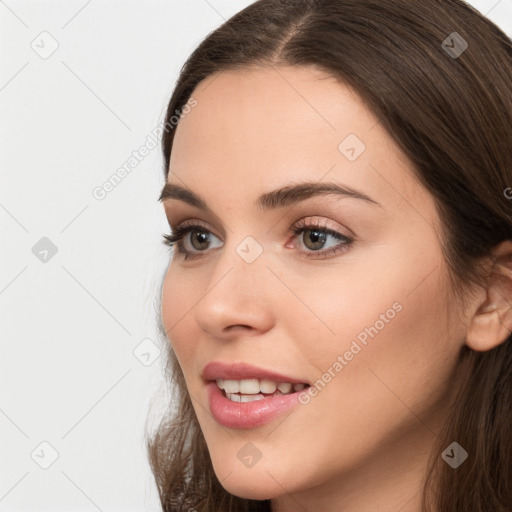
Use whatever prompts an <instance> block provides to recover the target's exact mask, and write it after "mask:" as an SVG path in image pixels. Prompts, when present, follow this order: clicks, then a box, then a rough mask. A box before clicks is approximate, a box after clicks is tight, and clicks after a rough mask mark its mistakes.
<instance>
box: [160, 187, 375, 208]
mask: <svg viewBox="0 0 512 512" xmlns="http://www.w3.org/2000/svg"><path fill="white" fill-rule="evenodd" d="M328 194H336V195H341V196H344V197H352V198H355V199H362V200H363V201H366V202H368V203H370V204H372V205H376V206H380V207H381V208H382V205H381V204H380V203H378V202H377V201H375V200H374V199H372V198H371V197H369V196H367V195H366V194H364V193H363V192H360V191H359V190H356V189H354V188H351V187H347V186H345V185H340V184H337V183H317V182H305V183H299V184H296V185H288V186H286V187H282V188H279V189H277V190H272V191H271V192H266V193H264V194H262V195H261V196H260V197H258V198H257V199H256V201H255V206H256V207H257V208H259V209H261V210H271V209H277V208H283V207H285V206H289V205H292V204H296V203H299V202H301V201H304V200H306V199H309V198H310V197H315V196H320V195H328ZM166 199H177V200H179V201H183V202H185V203H188V204H189V205H191V206H194V207H196V208H198V209H200V210H203V211H205V212H210V213H213V212H212V211H211V210H210V208H209V207H208V205H207V204H206V201H205V200H204V199H202V198H201V197H200V196H198V195H197V194H195V193H194V192H192V190H190V189H188V188H185V187H182V186H181V185H177V184H175V183H166V184H165V185H164V187H163V189H162V192H161V194H160V197H159V198H158V200H159V201H165V200H166Z"/></svg>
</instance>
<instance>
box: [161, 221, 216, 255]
mask: <svg viewBox="0 0 512 512" xmlns="http://www.w3.org/2000/svg"><path fill="white" fill-rule="evenodd" d="M189 233H190V234H191V235H192V236H190V237H188V235H189ZM163 237H164V240H163V242H164V243H165V244H166V245H168V246H169V247H171V248H172V247H173V246H174V245H176V246H177V248H178V251H179V252H180V253H181V254H183V255H184V256H185V259H188V258H195V257H201V256H204V254H201V253H204V252H205V251H206V249H208V248H209V244H210V241H211V239H212V237H214V238H217V237H216V236H215V235H214V234H213V233H211V232H210V231H208V229H206V228H205V227H204V226H202V225H200V224H189V225H186V224H181V225H179V226H178V227H177V228H175V229H174V230H173V233H171V234H167V235H163ZM187 243H188V244H189V245H190V246H191V247H192V249H190V248H189V247H187ZM195 251H198V252H199V254H197V253H196V252H195Z"/></svg>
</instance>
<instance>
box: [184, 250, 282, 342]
mask: <svg viewBox="0 0 512 512" xmlns="http://www.w3.org/2000/svg"><path fill="white" fill-rule="evenodd" d="M273 277H274V276H273V274H272V273H271V272H270V271H269V270H268V268H267V267H266V264H265V258H264V255H263V254H262V255H261V256H260V257H259V258H257V259H256V260H255V261H253V262H251V263H248V262H247V261H246V260H244V258H243V257H241V256H240V255H239V253H237V251H236V248H235V247H231V248H229V247H227V246H225V247H224V248H223V250H222V254H221V256H220V257H219V259H218V260H217V265H216V267H215V271H214V272H213V274H211V279H209V280H208V282H207V283H206V284H205V289H204V294H203V296H202V298H201V299H200V300H199V302H198V303H197V305H196V307H195V308H194V315H195V320H196V322H197V324H198V325H199V326H200V327H201V329H202V330H203V331H205V332H206V333H208V334H209V335H210V336H211V337H214V338H216V339H220V340H231V339H234V338H236V337H238V336H240V335H243V336H256V335H260V334H263V333H265V332H267V331H268V330H270V329H271V328H272V326H273V325H274V312H275V307H274V304H273V301H272V287H273V286H275V282H273V280H272V278H273Z"/></svg>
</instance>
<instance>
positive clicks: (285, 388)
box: [277, 382, 292, 394]
mask: <svg viewBox="0 0 512 512" xmlns="http://www.w3.org/2000/svg"><path fill="white" fill-rule="evenodd" d="M277 389H279V391H281V393H283V394H286V393H289V392H290V391H291V390H292V385H291V384H290V383H289V382H280V383H279V384H278V385H277Z"/></svg>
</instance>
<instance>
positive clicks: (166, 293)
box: [161, 264, 199, 375]
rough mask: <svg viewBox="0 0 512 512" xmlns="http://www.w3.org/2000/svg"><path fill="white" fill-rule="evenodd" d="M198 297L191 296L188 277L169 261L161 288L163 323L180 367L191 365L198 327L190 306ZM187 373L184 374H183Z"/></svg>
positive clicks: (191, 291)
mask: <svg viewBox="0 0 512 512" xmlns="http://www.w3.org/2000/svg"><path fill="white" fill-rule="evenodd" d="M197 300H199V299H194V287H193V286H192V283H191V282H189V279H188V278H183V277H181V278H180V272H179V271H176V269H175V268H174V267H173V265H172V264H171V265H170V266H169V268H168V270H167V274H166V275H165V278H164V284H163V288H162V308H161V315H162V322H163V325H164V328H165V331H166V333H167V337H168V339H169V342H170V344H171V346H172V348H173V350H174V352H175V353H176V357H177V358H178V361H179V363H180V366H181V367H182V368H183V369H186V368H188V367H189V366H190V364H191V363H192V361H193V359H194V354H196V353H197V351H196V350H195V348H196V347H195V345H194V343H195V340H197V339H198V335H197V334H196V332H195V330H196V329H198V326H197V324H194V323H193V322H192V321H191V320H192V319H193V308H192V305H193V304H195V303H196V302H197ZM185 375H186V373H185Z"/></svg>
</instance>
